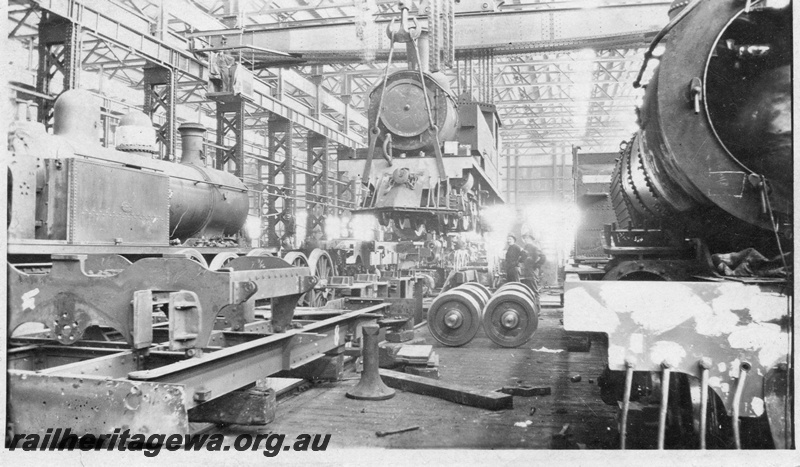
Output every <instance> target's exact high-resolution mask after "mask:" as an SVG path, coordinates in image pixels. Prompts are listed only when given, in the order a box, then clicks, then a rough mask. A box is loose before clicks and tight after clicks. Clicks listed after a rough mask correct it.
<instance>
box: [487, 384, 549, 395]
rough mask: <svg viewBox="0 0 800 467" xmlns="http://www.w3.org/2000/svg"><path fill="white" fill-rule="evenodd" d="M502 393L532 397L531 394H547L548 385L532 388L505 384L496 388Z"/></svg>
mask: <svg viewBox="0 0 800 467" xmlns="http://www.w3.org/2000/svg"><path fill="white" fill-rule="evenodd" d="M497 392H502V393H503V394H511V395H512V396H520V397H533V396H549V395H550V388H549V387H540V388H534V387H529V386H506V387H503V388H500V389H498V390H497Z"/></svg>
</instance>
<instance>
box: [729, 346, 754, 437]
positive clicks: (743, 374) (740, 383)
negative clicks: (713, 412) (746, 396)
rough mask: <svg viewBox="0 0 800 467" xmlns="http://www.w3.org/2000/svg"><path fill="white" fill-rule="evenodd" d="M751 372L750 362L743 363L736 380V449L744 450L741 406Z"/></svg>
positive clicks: (734, 409) (734, 420)
mask: <svg viewBox="0 0 800 467" xmlns="http://www.w3.org/2000/svg"><path fill="white" fill-rule="evenodd" d="M749 370H750V364H749V363H748V362H742V364H741V365H740V366H739V379H737V380H736V392H734V393H733V415H732V416H733V420H732V421H731V423H733V441H734V443H736V449H742V438H741V433H739V405H740V404H741V403H742V392H744V382H745V379H746V378H747V372H748V371H749Z"/></svg>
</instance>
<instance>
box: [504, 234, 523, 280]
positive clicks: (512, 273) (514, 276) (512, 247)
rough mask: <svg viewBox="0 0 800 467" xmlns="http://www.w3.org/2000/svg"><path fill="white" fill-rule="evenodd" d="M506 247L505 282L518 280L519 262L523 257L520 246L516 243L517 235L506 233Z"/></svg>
mask: <svg viewBox="0 0 800 467" xmlns="http://www.w3.org/2000/svg"><path fill="white" fill-rule="evenodd" d="M506 243H507V244H508V249H507V250H506V261H505V268H506V282H519V263H521V262H522V260H523V259H524V255H525V253H524V252H523V250H522V247H520V246H519V245H517V237H515V236H514V235H512V234H508V237H506Z"/></svg>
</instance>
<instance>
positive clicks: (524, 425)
mask: <svg viewBox="0 0 800 467" xmlns="http://www.w3.org/2000/svg"><path fill="white" fill-rule="evenodd" d="M531 425H533V421H531V420H525V421H524V422H516V423H514V426H518V427H520V428H528V427H529V426H531Z"/></svg>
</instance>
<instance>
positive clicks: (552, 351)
mask: <svg viewBox="0 0 800 467" xmlns="http://www.w3.org/2000/svg"><path fill="white" fill-rule="evenodd" d="M531 350H533V351H534V352H545V353H561V352H563V351H564V349H548V348H547V347H542V348H541V349H531Z"/></svg>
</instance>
